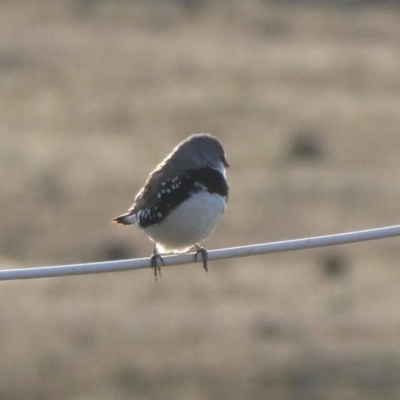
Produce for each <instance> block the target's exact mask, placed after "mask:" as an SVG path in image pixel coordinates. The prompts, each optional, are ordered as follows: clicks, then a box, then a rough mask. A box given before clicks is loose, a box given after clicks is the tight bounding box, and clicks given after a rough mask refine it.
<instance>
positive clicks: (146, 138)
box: [0, 0, 400, 400]
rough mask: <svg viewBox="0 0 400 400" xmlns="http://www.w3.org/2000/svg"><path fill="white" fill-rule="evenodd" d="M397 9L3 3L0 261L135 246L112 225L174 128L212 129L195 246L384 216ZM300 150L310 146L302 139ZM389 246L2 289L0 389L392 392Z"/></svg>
mask: <svg viewBox="0 0 400 400" xmlns="http://www.w3.org/2000/svg"><path fill="white" fill-rule="evenodd" d="M399 42H400V11H399V10H398V9H390V8H375V9H374V8H372V7H365V8H356V7H354V8H341V9H340V8H331V7H328V6H325V7H322V6H319V7H300V6H296V5H291V6H286V7H285V6H279V5H277V4H270V3H268V2H267V1H266V2H264V3H263V2H261V1H256V0H249V1H246V2H242V1H239V0H237V1H235V0H232V1H231V2H229V3H228V2H224V1H223V0H220V1H217V0H215V1H209V2H208V3H206V4H205V5H204V7H200V8H199V9H195V8H190V7H187V8H184V7H183V6H180V5H179V4H178V2H176V3H173V2H172V1H170V2H168V1H163V2H161V1H150V0H148V1H143V3H141V2H140V1H135V2H122V1H121V2H114V3H113V2H107V1H103V2H100V1H98V2H93V1H86V2H84V1H81V2H78V1H76V2H62V1H60V2H57V1H51V2H45V1H39V0H37V1H35V0H30V1H26V2H23V1H17V0H15V1H14V0H13V1H3V2H1V3H0V90H1V96H0V139H1V145H0V171H1V172H2V175H1V178H2V179H1V180H0V193H1V196H0V201H1V203H0V220H1V227H0V252H1V260H2V265H3V266H4V268H9V267H21V266H37V265H50V264H65V263H73V262H83V261H99V260H105V259H116V258H129V257H135V256H141V257H142V256H147V255H148V254H149V253H150V252H151V244H150V242H149V241H148V240H147V238H146V237H145V236H144V235H143V233H142V232H140V231H139V230H136V229H134V228H121V227H118V226H114V225H112V224H110V222H109V221H110V219H111V218H112V217H115V216H116V215H117V214H118V213H121V212H123V211H124V210H125V209H126V208H127V207H128V206H129V204H130V203H131V202H132V200H133V196H134V194H135V193H136V191H137V190H138V189H139V187H140V185H141V184H142V183H143V179H144V177H145V176H146V174H147V173H148V172H149V171H150V170H151V169H152V168H153V167H154V165H155V163H156V162H157V161H159V160H160V159H161V158H162V157H163V156H164V155H165V154H166V152H168V151H169V150H170V149H171V148H172V147H173V146H174V145H175V144H176V143H177V142H179V141H180V140H181V139H183V138H185V137H186V136H187V135H188V134H190V133H193V132H212V133H214V134H216V135H217V136H218V137H219V138H220V139H221V141H222V142H223V143H224V145H225V147H226V149H227V152H228V157H229V160H230V163H231V164H232V168H231V170H230V171H229V181H230V184H231V197H230V204H229V209H228V211H227V213H226V215H225V216H224V218H223V221H222V223H221V224H220V226H219V228H218V230H217V232H216V233H215V234H214V235H213V236H212V238H209V239H208V241H207V242H206V245H207V246H208V248H218V247H225V246H235V245H241V244H250V243H257V242H265V241H271V240H281V239H289V238H296V237H302V236H314V235H319V234H327V233H335V232H341V231H347V230H349V231H350V230H358V229H364V228H371V227H378V226H385V225H394V224H397V223H398V222H399V215H400V201H399V194H400V183H399V179H398V176H397V175H398V173H397V172H398V170H399V168H400V136H399V130H400V72H399V71H400V50H399V49H400V47H399ZM305 147H306V148H305ZM399 260H400V246H399V239H390V240H381V241H376V242H371V243H364V244H355V245H349V246H342V247H338V248H331V249H320V250H309V251H303V252H296V253H283V254H275V255H269V256H259V257H254V258H242V259H238V260H234V261H232V260H231V261H221V262H214V263H212V265H211V266H210V268H211V271H210V273H209V274H208V275H206V274H204V273H203V271H202V268H201V266H200V265H190V266H181V267H172V268H166V269H165V270H164V272H163V277H162V280H161V281H159V282H157V283H155V282H154V280H153V278H152V274H151V271H150V270H148V271H147V270H142V271H136V272H125V273H114V274H103V275H95V276H84V277H69V278H54V279H42V280H30V281H21V282H18V281H16V282H3V283H2V284H1V290H0V301H1V305H2V306H1V308H0V371H1V374H0V398H1V399H2V400H3V399H5V400H8V399H13V400H20V399H21V400H22V399H24V400H25V399H38V400H39V399H40V400H42V399H49V400H50V399H52V400H53V399H74V400H106V399H107V400H108V399H119V400H125V399H135V400H144V399H182V400H188V399H190V400H192V399H193V400H200V399H206V400H214V399H215V400H217V399H218V400H221V399H222V400H224V399H234V400H242V399H243V400H247V399H255V400H258V399H276V400H302V399H304V400H305V399H307V400H333V399H344V400H361V399H363V400H369V399H384V400H385V399H390V400H391V399H393V400H398V399H399V398H400V346H399V341H400V306H399V303H400V295H399V286H400V269H399V265H400V263H399Z"/></svg>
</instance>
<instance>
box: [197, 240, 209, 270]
mask: <svg viewBox="0 0 400 400" xmlns="http://www.w3.org/2000/svg"><path fill="white" fill-rule="evenodd" d="M195 246H196V249H197V251H196V254H195V255H194V261H197V257H198V256H199V254H200V255H201V259H202V261H203V268H204V271H206V272H208V267H207V265H208V253H207V250H206V249H205V248H204V247H201V246H199V245H197V244H196V245H195Z"/></svg>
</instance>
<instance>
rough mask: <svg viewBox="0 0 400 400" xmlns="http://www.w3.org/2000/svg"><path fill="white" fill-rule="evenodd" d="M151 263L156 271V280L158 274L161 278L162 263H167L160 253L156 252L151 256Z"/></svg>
mask: <svg viewBox="0 0 400 400" xmlns="http://www.w3.org/2000/svg"><path fill="white" fill-rule="evenodd" d="M158 261H160V263H158ZM150 265H151V268H152V269H153V271H154V278H155V280H157V276H159V277H160V278H161V265H165V263H164V260H163V258H162V257H161V256H160V255H159V254H157V253H154V254H153V255H152V256H151V261H150Z"/></svg>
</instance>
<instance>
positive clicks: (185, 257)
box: [0, 225, 400, 281]
mask: <svg viewBox="0 0 400 400" xmlns="http://www.w3.org/2000/svg"><path fill="white" fill-rule="evenodd" d="M394 236H400V225H394V226H387V227H383V228H375V229H368V230H363V231H357V232H346V233H339V234H334V235H326V236H316V237H310V238H302V239H294V240H285V241H280V242H272V243H261V244H253V245H248V246H240V247H230V248H226V249H218V250H210V251H208V259H209V261H213V260H222V259H227V258H237V257H247V256H254V255H260V254H268V253H277V252H284V251H293V250H303V249H312V248H317V247H324V246H335V245H341V244H349V243H356V242H362V241H366V240H376V239H384V238H389V237H394ZM163 260H164V263H165V266H170V265H180V264H190V263H194V262H195V261H194V253H186V254H178V255H169V256H164V257H163ZM149 267H150V258H149V257H147V258H136V259H132V260H119V261H105V262H93V263H85V264H70V265H56V266H49V267H32V268H20V269H5V270H1V271H0V281H6V280H16V279H34V278H50V277H60V276H71V275H83V274H96V273H101V272H117V271H128V270H136V269H143V268H149Z"/></svg>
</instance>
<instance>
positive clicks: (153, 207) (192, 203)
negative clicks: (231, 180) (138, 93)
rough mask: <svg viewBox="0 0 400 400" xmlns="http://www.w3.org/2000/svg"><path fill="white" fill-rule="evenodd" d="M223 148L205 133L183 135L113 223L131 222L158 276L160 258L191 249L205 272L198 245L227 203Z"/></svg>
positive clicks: (217, 219)
mask: <svg viewBox="0 0 400 400" xmlns="http://www.w3.org/2000/svg"><path fill="white" fill-rule="evenodd" d="M227 167H229V163H228V161H227V159H226V155H225V151H224V148H223V147H222V144H221V143H220V142H219V140H218V139H217V138H216V137H214V136H212V135H210V134H205V133H201V134H196V135H192V136H189V137H188V138H187V139H186V140H184V141H183V142H181V143H180V144H178V145H177V146H176V147H175V148H174V149H173V150H172V152H171V153H170V154H169V155H168V156H167V157H166V158H165V159H164V160H163V161H162V162H161V163H160V164H159V165H158V166H157V168H156V169H155V170H154V171H153V172H151V173H150V175H149V177H148V179H147V181H146V182H145V184H144V186H143V187H142V188H141V189H140V191H139V193H138V194H137V195H136V198H135V202H134V203H133V205H132V207H131V208H130V209H129V211H128V212H127V213H126V214H123V215H120V216H119V217H117V218H115V219H114V220H113V222H115V223H117V224H122V225H131V224H137V225H138V226H139V227H140V228H142V229H143V230H144V232H145V233H146V235H147V236H148V237H149V238H150V239H151V240H152V241H153V242H154V250H153V254H152V257H151V267H152V268H153V270H154V275H155V278H156V279H157V273H160V272H161V269H160V265H159V263H158V261H160V262H161V263H163V260H162V257H161V255H160V254H165V253H181V252H186V251H189V250H190V249H191V248H192V247H193V246H194V247H196V249H197V252H196V255H195V260H197V257H198V255H201V257H202V261H203V267H204V269H205V271H206V272H207V271H208V268H207V250H206V249H205V248H204V247H201V246H200V242H202V241H203V240H204V239H205V238H206V237H207V236H208V235H209V234H210V233H212V232H213V231H214V230H215V228H216V226H217V224H218V222H219V220H220V218H221V215H222V214H223V212H224V211H225V208H226V205H227V201H228V184H227V181H226V176H225V173H226V171H225V168H227Z"/></svg>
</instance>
